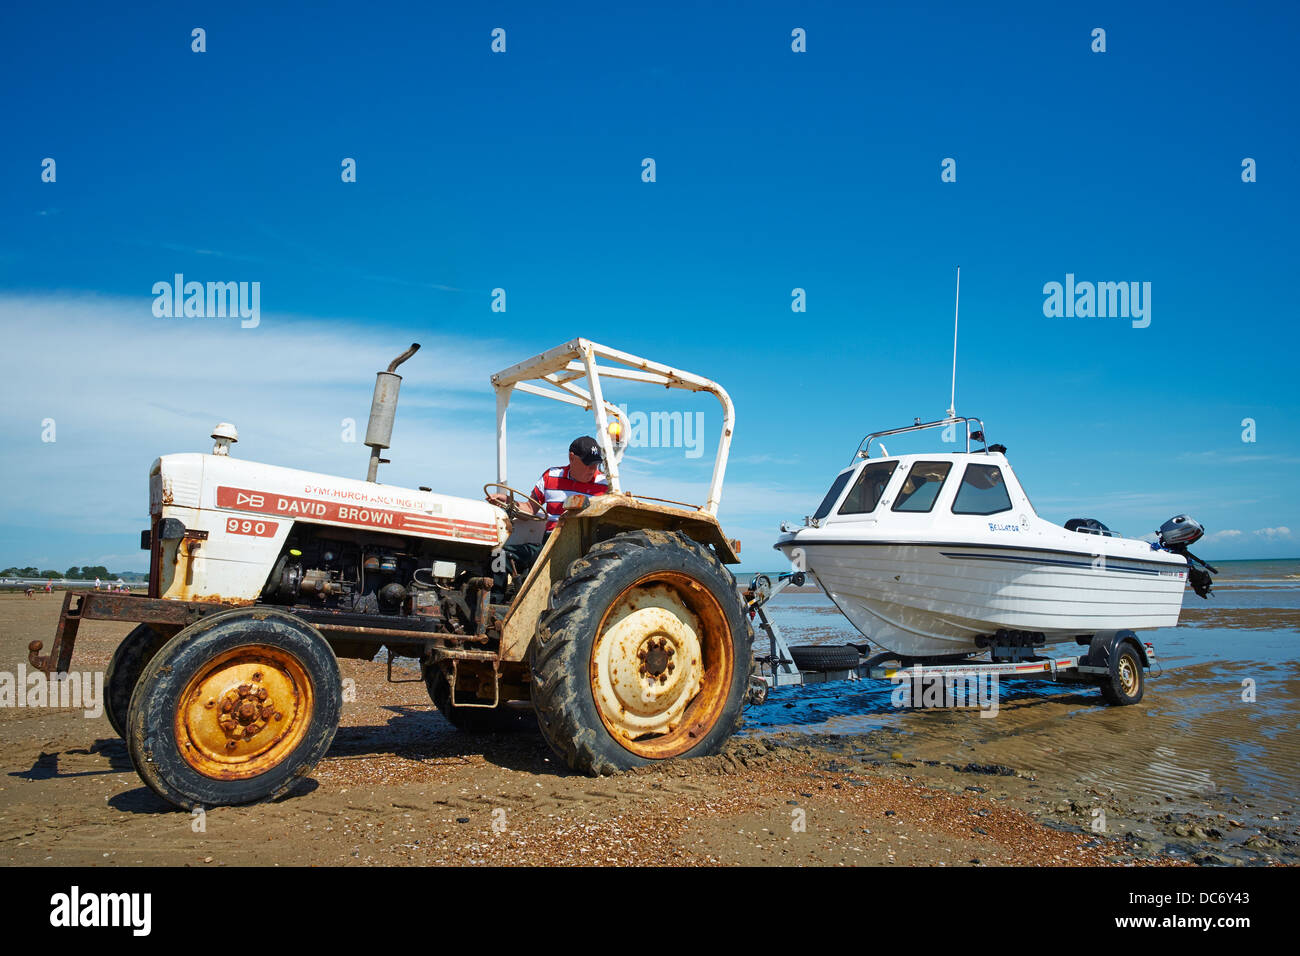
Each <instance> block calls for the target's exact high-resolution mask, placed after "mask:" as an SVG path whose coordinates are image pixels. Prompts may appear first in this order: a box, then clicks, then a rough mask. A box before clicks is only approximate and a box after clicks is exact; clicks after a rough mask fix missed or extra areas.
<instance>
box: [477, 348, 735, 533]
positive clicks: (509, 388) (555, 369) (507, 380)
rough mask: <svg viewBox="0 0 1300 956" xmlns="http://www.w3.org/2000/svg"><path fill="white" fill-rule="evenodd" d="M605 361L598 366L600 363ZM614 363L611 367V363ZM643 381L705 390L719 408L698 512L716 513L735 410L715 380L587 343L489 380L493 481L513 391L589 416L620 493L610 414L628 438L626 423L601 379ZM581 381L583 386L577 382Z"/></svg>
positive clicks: (502, 472) (502, 468)
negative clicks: (493, 400)
mask: <svg viewBox="0 0 1300 956" xmlns="http://www.w3.org/2000/svg"><path fill="white" fill-rule="evenodd" d="M602 359H603V360H604V363H605V364H601V362H600V361H599V360H602ZM610 363H615V364H610ZM602 376H603V377H605V378H616V379H623V380H626V381H632V382H647V383H650V384H652V385H662V386H664V387H665V388H680V389H685V390H686V391H690V392H708V393H710V394H711V395H713V396H714V397H716V398H717V399H718V401H719V402H720V403H721V405H722V435H721V437H720V438H719V440H718V451H717V455H716V457H715V458H714V461H713V477H712V479H711V480H710V482H709V494H708V499H707V500H706V501H705V503H704V506H703V507H702V508H700V509H699V510H701V511H704V512H707V513H708V514H711V515H716V514H717V513H718V504H719V503H720V502H721V500H722V479H723V476H724V474H725V473H726V470H727V455H728V453H729V452H730V450H731V435H732V432H733V431H734V430H735V427H736V408H735V406H734V405H733V404H732V403H731V397H730V396H729V395H728V394H727V391H726V389H724V388H723V387H722V386H721V385H719V384H718V383H717V382H714V381H711V380H709V379H707V378H704V377H702V376H699V375H694V374H692V373H690V372H683V371H681V370H680V369H675V368H672V367H671V366H668V365H663V364H661V363H659V362H652V361H650V360H649V359H644V358H641V357H639V356H636V355H632V354H630V353H628V352H621V351H619V350H618V349H612V348H609V347H607V346H604V345H599V344H597V343H595V342H592V341H590V340H588V339H582V338H578V339H573V340H571V341H569V342H565V343H564V344H563V345H557V346H556V347H555V348H553V349H549V350H548V351H545V352H543V353H542V354H541V355H536V356H534V357H532V358H530V359H527V360H525V361H523V362H520V363H518V364H516V365H512V366H510V367H509V368H507V369H503V370H502V371H500V372H497V374H495V375H493V376H492V378H491V382H492V387H493V388H494V389H495V390H496V396H497V481H499V482H501V483H502V484H506V483H507V479H506V409H507V408H508V407H509V405H510V396H511V394H512V393H513V392H514V391H515V390H516V389H518V390H519V391H521V392H527V393H529V394H531V395H540V396H542V397H543V398H550V399H554V400H555V401H559V402H565V403H567V404H570V405H577V406H579V407H580V408H584V409H587V410H589V411H592V412H594V414H595V419H596V441H597V442H599V443H600V449H601V452H602V454H603V455H604V458H605V471H606V475H607V476H608V478H609V490H610V491H611V492H614V493H615V494H617V493H619V492H621V491H622V486H621V481H620V478H619V462H620V461H621V460H622V458H623V450H624V448H623V444H622V443H618V444H616V443H614V442H613V441H611V440H610V434H609V420H610V416H611V415H612V416H614V417H615V418H617V419H618V421H619V423H620V424H621V425H622V432H621V434H622V435H624V436H627V435H628V434H629V425H628V422H627V419H626V418H625V417H624V415H623V411H622V409H620V408H619V407H618V406H617V405H614V404H612V403H610V402H608V401H606V400H605V396H604V392H603V391H602V389H601V377H602ZM584 378H585V379H586V387H585V388H584V387H583V386H581V385H578V384H576V382H577V381H578V380H580V379H584Z"/></svg>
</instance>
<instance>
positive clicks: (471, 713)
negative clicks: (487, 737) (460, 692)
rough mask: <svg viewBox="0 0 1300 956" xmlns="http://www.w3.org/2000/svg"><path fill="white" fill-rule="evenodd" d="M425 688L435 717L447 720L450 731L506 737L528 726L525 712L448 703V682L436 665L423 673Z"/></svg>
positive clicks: (505, 708)
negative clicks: (434, 708)
mask: <svg viewBox="0 0 1300 956" xmlns="http://www.w3.org/2000/svg"><path fill="white" fill-rule="evenodd" d="M424 686H425V687H427V688H428V690H429V698H430V699H431V700H432V701H433V706H434V707H437V708H438V713H440V714H442V716H444V717H446V718H447V720H448V721H449V722H450V723H451V725H452V726H453V727H455V728H456V729H457V730H463V731H465V732H466V733H469V734H489V733H506V732H508V731H513V730H523V729H524V728H525V727H527V726H528V720H527V718H528V717H529V716H530V715H529V714H528V713H527V712H525V711H519V710H515V709H513V708H509V707H506V706H505V704H498V705H497V706H496V707H492V708H487V707H457V706H456V705H455V704H453V703H452V701H451V681H450V680H449V679H448V678H447V675H446V674H445V673H444V672H443V669H442V668H441V667H438V666H437V665H434V666H431V667H426V668H425V669H424Z"/></svg>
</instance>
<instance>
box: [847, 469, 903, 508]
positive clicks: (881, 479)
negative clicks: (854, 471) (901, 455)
mask: <svg viewBox="0 0 1300 956" xmlns="http://www.w3.org/2000/svg"><path fill="white" fill-rule="evenodd" d="M897 467H898V462H896V461H873V462H872V463H871V464H869V465H864V466H863V467H862V470H861V471H860V472H858V480H857V481H856V482H854V484H853V490H852V491H850V492H849V493H848V494H847V495H845V496H844V504H842V505H840V514H842V515H865V514H870V513H871V512H873V511H875V510H876V505H878V504H879V503H880V496H881V495H883V494H884V493H885V485H887V484H889V479H890V478H892V477H893V476H894V469H895V468H897Z"/></svg>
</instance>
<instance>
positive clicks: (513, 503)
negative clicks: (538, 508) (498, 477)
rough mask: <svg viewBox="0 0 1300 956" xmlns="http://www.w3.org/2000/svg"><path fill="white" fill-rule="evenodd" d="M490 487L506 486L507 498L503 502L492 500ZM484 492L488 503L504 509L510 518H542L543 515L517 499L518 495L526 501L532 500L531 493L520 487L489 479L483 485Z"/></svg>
mask: <svg viewBox="0 0 1300 956" xmlns="http://www.w3.org/2000/svg"><path fill="white" fill-rule="evenodd" d="M489 488H504V489H505V490H506V500H505V501H503V502H502V501H492V500H491V496H492V492H491V491H489V490H488V489H489ZM483 494H484V496H486V497H487V498H488V504H490V505H492V506H493V507H494V508H500V509H501V510H502V511H504V512H505V513H506V516H507V517H509V518H510V520H512V521H520V520H523V521H529V520H532V521H537V520H540V518H541V517H542V516H541V515H536V514H533V512H531V511H529V510H528V509H526V508H524V506H523V505H521V504H520V503H519V502H518V501H517V500H516V496H518V497H519V498H522V499H524V500H525V501H531V500H532V496H531V495H526V494H524V493H523V492H522V491H520V490H519V489H518V488H511V487H510V486H509V485H506V484H502V483H501V482H499V481H489V482H488V483H487V484H486V485H484V486H483Z"/></svg>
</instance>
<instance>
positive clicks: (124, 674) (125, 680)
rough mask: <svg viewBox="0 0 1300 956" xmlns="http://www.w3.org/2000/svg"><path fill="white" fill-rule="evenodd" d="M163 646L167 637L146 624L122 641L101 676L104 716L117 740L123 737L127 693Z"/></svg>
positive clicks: (137, 627) (128, 697)
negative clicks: (103, 688) (102, 676)
mask: <svg viewBox="0 0 1300 956" xmlns="http://www.w3.org/2000/svg"><path fill="white" fill-rule="evenodd" d="M166 643H167V636H166V635H165V634H160V633H158V632H157V631H155V630H154V629H153V628H152V627H150V626H149V625H148V624H140V625H138V626H136V627H135V628H134V629H133V630H132V631H131V633H130V634H128V635H127V636H126V637H124V638H122V643H121V644H119V645H117V650H115V651H113V658H112V660H110V661H109V662H108V670H107V671H105V672H104V685H105V697H106V700H105V707H104V714H105V716H107V717H108V722H109V723H110V724H111V725H112V727H113V731H114V732H115V733H116V734H117V735H118V736H119V737H125V736H126V714H127V711H128V709H130V707H131V692H132V691H134V690H135V685H136V683H137V682H139V680H140V674H141V672H143V671H144V667H145V665H146V664H148V663H149V661H150V659H151V658H152V657H153V656H154V655H155V654H157V653H158V651H159V649H160V648H161V647H162V646H163V645H164V644H166Z"/></svg>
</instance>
